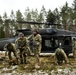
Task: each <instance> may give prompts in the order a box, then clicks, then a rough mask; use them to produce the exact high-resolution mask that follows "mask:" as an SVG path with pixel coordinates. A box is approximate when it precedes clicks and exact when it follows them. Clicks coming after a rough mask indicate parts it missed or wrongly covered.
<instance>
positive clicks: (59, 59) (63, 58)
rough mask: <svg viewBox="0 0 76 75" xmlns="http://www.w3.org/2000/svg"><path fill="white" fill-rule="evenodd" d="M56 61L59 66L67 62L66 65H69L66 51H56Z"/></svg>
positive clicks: (58, 49)
mask: <svg viewBox="0 0 76 75" xmlns="http://www.w3.org/2000/svg"><path fill="white" fill-rule="evenodd" d="M55 59H56V63H57V64H58V65H61V64H62V63H63V61H65V63H68V57H67V55H66V53H65V52H64V50H63V49H61V48H57V49H56V51H55Z"/></svg>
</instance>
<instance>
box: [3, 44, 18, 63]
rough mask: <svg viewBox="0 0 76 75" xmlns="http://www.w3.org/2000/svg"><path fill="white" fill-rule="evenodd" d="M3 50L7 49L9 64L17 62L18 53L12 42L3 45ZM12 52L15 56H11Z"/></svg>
mask: <svg viewBox="0 0 76 75" xmlns="http://www.w3.org/2000/svg"><path fill="white" fill-rule="evenodd" d="M4 50H7V51H8V57H9V59H10V61H9V64H18V55H17V51H16V47H15V44H14V43H8V44H6V45H5V46H4ZM12 52H13V54H14V56H15V58H12Z"/></svg>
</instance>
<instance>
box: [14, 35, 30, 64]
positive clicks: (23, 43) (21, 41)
mask: <svg viewBox="0 0 76 75" xmlns="http://www.w3.org/2000/svg"><path fill="white" fill-rule="evenodd" d="M15 43H16V45H17V48H18V49H19V50H20V63H21V64H23V63H26V55H27V54H29V55H30V48H29V46H28V40H27V38H26V37H24V36H23V37H22V38H18V39H16V42H15Z"/></svg>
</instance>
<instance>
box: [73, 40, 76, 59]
mask: <svg viewBox="0 0 76 75" xmlns="http://www.w3.org/2000/svg"><path fill="white" fill-rule="evenodd" d="M72 51H73V57H74V58H76V40H73V41H72Z"/></svg>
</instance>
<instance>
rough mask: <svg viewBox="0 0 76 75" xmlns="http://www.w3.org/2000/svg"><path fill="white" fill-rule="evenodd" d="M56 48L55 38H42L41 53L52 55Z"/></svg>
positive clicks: (56, 40) (56, 41)
mask: <svg viewBox="0 0 76 75" xmlns="http://www.w3.org/2000/svg"><path fill="white" fill-rule="evenodd" d="M56 48H58V39H56V38H55V37H43V38H42V52H44V53H45V52H47V53H53V52H55V49H56Z"/></svg>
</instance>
